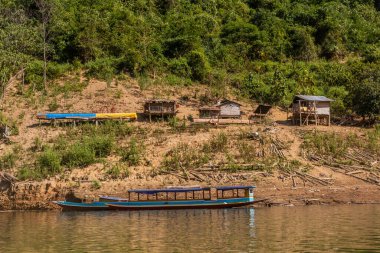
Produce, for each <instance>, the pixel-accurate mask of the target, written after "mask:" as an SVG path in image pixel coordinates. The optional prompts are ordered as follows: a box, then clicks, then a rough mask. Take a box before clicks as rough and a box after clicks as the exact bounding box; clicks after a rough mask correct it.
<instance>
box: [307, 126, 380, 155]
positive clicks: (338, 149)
mask: <svg viewBox="0 0 380 253" xmlns="http://www.w3.org/2000/svg"><path fill="white" fill-rule="evenodd" d="M302 146H303V148H305V149H306V150H307V151H309V152H310V151H311V152H314V153H316V154H319V155H325V156H329V157H334V158H340V157H342V156H344V155H345V154H347V151H348V149H359V150H365V151H368V152H370V153H372V154H375V155H376V154H377V155H379V154H380V152H379V150H380V149H379V148H380V127H379V125H376V126H375V127H374V129H373V130H370V131H368V133H367V134H366V135H364V136H358V135H356V134H349V135H342V134H337V133H323V132H315V133H308V134H305V135H304V142H303V144H302Z"/></svg>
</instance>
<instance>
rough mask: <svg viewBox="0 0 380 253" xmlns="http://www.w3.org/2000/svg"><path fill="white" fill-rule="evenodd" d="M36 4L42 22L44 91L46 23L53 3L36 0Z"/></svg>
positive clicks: (48, 0) (47, 23) (45, 85)
mask: <svg viewBox="0 0 380 253" xmlns="http://www.w3.org/2000/svg"><path fill="white" fill-rule="evenodd" d="M36 5H37V7H38V10H39V13H40V19H41V23H42V39H43V58H44V73H43V78H44V79H43V80H44V88H45V91H47V84H46V82H47V80H46V79H47V78H46V72H47V47H48V44H47V40H48V36H49V30H48V25H49V23H50V21H51V18H52V14H53V8H54V4H53V2H52V1H51V0H36Z"/></svg>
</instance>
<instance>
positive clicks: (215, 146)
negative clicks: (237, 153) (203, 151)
mask: <svg viewBox="0 0 380 253" xmlns="http://www.w3.org/2000/svg"><path fill="white" fill-rule="evenodd" d="M227 144H228V137H227V135H226V134H225V133H218V134H217V135H214V136H213V137H212V138H211V140H210V147H211V150H212V151H213V152H222V151H224V150H225V148H226V146H227Z"/></svg>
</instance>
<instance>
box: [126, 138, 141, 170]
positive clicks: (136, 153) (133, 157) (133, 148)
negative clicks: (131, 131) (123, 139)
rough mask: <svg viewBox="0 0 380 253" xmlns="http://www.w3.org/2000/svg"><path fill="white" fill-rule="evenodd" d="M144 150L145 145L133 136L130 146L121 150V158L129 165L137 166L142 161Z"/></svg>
mask: <svg viewBox="0 0 380 253" xmlns="http://www.w3.org/2000/svg"><path fill="white" fill-rule="evenodd" d="M144 150H145V147H144V145H143V144H142V143H138V142H137V141H136V139H134V138H132V139H131V141H130V142H129V145H128V147H127V148H126V149H122V150H121V160H122V161H123V162H126V163H128V165H129V166H137V165H139V164H140V162H141V159H142V156H143V153H144Z"/></svg>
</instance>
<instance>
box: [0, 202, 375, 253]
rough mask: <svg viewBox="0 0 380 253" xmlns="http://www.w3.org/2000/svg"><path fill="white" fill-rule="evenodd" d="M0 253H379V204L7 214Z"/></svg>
mask: <svg viewBox="0 0 380 253" xmlns="http://www.w3.org/2000/svg"><path fill="white" fill-rule="evenodd" d="M0 252H2V253H3V252H4V253H13V252H17V253H19V252H380V206H379V205H351V206H305V207H272V208H256V209H253V208H241V209H225V210H178V211H134V212H117V211H115V212H87V213H78V212H73V213H61V212H3V213H0Z"/></svg>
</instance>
